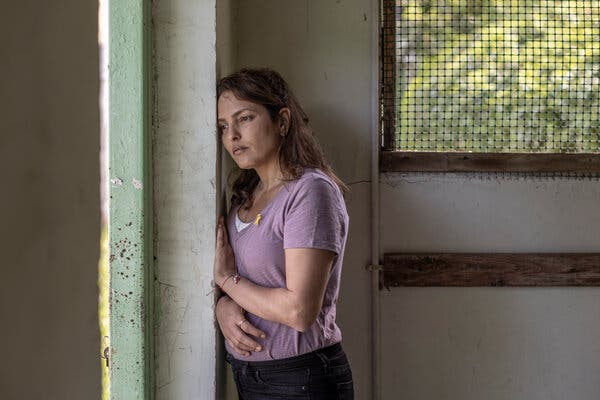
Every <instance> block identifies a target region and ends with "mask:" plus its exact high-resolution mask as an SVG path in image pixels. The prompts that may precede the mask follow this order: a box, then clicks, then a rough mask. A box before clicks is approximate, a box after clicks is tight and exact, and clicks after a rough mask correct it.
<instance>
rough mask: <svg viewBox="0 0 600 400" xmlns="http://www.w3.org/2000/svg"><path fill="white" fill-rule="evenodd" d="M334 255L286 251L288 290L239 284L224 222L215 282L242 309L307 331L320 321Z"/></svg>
mask: <svg viewBox="0 0 600 400" xmlns="http://www.w3.org/2000/svg"><path fill="white" fill-rule="evenodd" d="M334 257H335V253H334V252H333V251H329V250H321V249H313V248H290V249H285V272H286V287H285V288H266V287H263V286H259V285H256V284H254V283H252V282H251V281H249V280H247V279H243V278H242V279H240V280H239V282H238V283H237V284H236V283H235V282H234V281H233V279H231V278H229V277H230V276H231V275H232V274H235V267H234V262H233V251H232V249H231V246H230V245H229V242H228V240H227V232H226V229H225V224H224V223H223V220H220V221H219V225H218V230H217V249H216V255H215V271H214V277H215V282H216V283H217V284H218V285H219V286H221V289H222V290H223V291H224V292H225V293H227V295H228V296H229V297H230V298H231V299H233V300H234V301H235V302H236V303H237V304H239V305H240V306H241V307H242V308H243V309H245V310H247V311H249V312H251V313H252V314H255V315H257V316H259V317H261V318H263V319H266V320H269V321H274V322H279V323H282V324H285V325H287V326H289V327H291V328H294V329H295V330H297V331H300V332H303V331H305V330H306V329H307V328H308V327H309V326H310V325H312V323H313V322H314V321H315V319H316V318H317V316H318V314H319V311H320V310H321V306H322V304H323V296H324V294H325V288H326V286H327V281H328V279H329V272H330V270H331V266H332V264H333V260H334Z"/></svg>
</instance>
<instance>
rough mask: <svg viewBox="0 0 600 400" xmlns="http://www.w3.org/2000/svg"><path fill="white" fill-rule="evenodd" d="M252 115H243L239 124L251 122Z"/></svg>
mask: <svg viewBox="0 0 600 400" xmlns="http://www.w3.org/2000/svg"><path fill="white" fill-rule="evenodd" d="M252 118H253V117H252V115H244V116H242V117H240V121H241V122H246V121H252Z"/></svg>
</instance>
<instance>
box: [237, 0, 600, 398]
mask: <svg viewBox="0 0 600 400" xmlns="http://www.w3.org/2000/svg"><path fill="white" fill-rule="evenodd" d="M370 4H371V1H370V0H335V1H334V0H327V1H314V0H312V1H311V0H306V1H292V0H286V1H281V0H261V1H258V0H241V1H234V2H233V8H234V15H236V18H235V20H234V24H235V29H234V35H235V38H236V40H235V46H234V47H235V50H234V55H233V56H232V59H233V60H234V63H235V66H236V68H239V67H242V66H270V67H273V68H275V69H277V70H278V71H280V72H281V73H282V74H283V75H284V76H285V77H286V78H287V79H288V81H289V82H290V84H291V86H292V88H293V89H295V91H296V93H297V95H298V97H299V98H300V100H301V102H302V103H303V104H304V105H305V107H306V111H307V112H308V114H309V116H310V117H311V120H312V122H313V126H314V127H315V130H316V131H317V135H318V138H319V140H320V141H321V143H323V145H324V147H325V150H326V152H327V154H328V155H329V157H330V159H331V160H332V161H333V164H334V167H335V168H336V169H337V171H338V172H339V173H340V175H341V177H342V178H343V179H345V180H346V181H347V182H350V183H351V184H352V183H354V184H352V185H351V186H352V193H351V194H350V196H349V197H348V199H347V200H348V210H349V213H350V221H351V222H350V237H349V243H348V246H347V253H346V258H345V260H346V262H345V265H344V273H343V276H342V290H341V294H340V302H339V305H338V310H339V318H338V319H339V322H340V325H341V327H342V331H343V334H344V346H345V348H346V351H347V352H348V354H349V356H350V359H351V362H352V365H353V370H354V374H355V385H356V394H357V397H356V398H357V399H361V400H362V399H369V397H370V390H371V388H370V386H369V374H370V369H369V342H368V338H369V335H368V333H369V295H368V293H369V283H368V282H369V280H368V274H367V273H366V272H364V266H365V265H367V264H368V263H369V261H370V260H369V255H370V247H369V240H368V238H369V232H370V229H369V224H370V222H369V218H370V204H369V202H370V195H369V190H370V185H369V183H368V180H369V176H370V171H369V168H370V158H369V157H370V155H369V147H370V137H369V135H370V134H371V132H370V130H369V126H370V121H371V119H372V118H376V116H374V115H371V113H370V107H371V103H370V95H371V87H370V85H369V82H370V80H371V76H370V71H371V70H370V68H371V60H370V55H371V47H370V46H371V45H370V35H371V29H372V23H373V22H374V20H373V18H374V17H375V16H376V13H375V11H374V10H371V8H370ZM365 19H366V20H365ZM381 181H382V184H381V186H380V195H381V207H382V209H381V214H380V227H381V229H380V234H381V241H382V243H381V247H382V250H383V251H396V252H401V251H432V252H434V251H481V252H485V251H523V252H525V251H528V252H529V251H600V208H599V207H598V202H599V201H600V184H599V182H598V181H591V180H577V179H574V178H535V179H524V178H519V177H514V176H513V177H511V176H496V175H494V174H492V175H489V174H488V175H486V174H475V175H466V174H462V175H461V174H446V175H444V174H433V175H432V174H429V175H427V174H402V175H400V174H395V175H391V176H382V179H381ZM381 301H382V312H381V315H382V326H381V330H382V350H383V352H382V357H383V358H382V363H383V364H382V376H381V380H382V392H383V399H384V400H395V399H407V400H413V399H414V400H430V399H450V400H454V399H456V400H459V399H460V400H463V399H468V400H470V399H472V400H476V399H477V400H479V399H492V400H496V399H498V400H500V399H502V400H509V399H510V400H517V399H527V400H532V399H535V400H546V399H565V398H569V399H577V400H588V399H589V400H591V399H596V398H598V396H599V395H600V383H598V382H600V381H599V380H598V379H596V378H597V375H598V373H599V372H600V361H598V360H600V342H599V341H598V337H600V311H599V310H600V307H599V306H600V289H597V288H578V289H574V288H521V289H519V288H402V289H399V288H397V289H393V290H392V291H391V292H387V291H384V292H382V293H381Z"/></svg>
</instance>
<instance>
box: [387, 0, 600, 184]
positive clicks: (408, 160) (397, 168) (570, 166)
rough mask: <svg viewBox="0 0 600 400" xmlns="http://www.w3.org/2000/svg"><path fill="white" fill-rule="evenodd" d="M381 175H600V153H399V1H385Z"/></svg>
mask: <svg viewBox="0 0 600 400" xmlns="http://www.w3.org/2000/svg"><path fill="white" fill-rule="evenodd" d="M382 8H383V13H382V15H381V18H382V20H381V34H380V37H381V61H382V68H381V79H382V82H381V102H380V104H381V119H382V121H381V122H382V129H381V135H382V140H381V149H380V166H379V167H380V171H381V172H532V173H535V172H557V173H562V172H568V173H572V172H575V173H599V172H600V153H521V152H519V153H472V152H424V151H402V150H396V149H395V146H394V136H395V122H396V69H397V63H396V19H397V13H398V12H399V11H398V8H397V7H396V0H382Z"/></svg>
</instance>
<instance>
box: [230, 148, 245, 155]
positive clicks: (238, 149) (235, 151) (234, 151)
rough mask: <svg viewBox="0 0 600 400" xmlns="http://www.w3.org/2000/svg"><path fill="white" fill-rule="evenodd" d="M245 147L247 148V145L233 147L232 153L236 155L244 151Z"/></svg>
mask: <svg viewBox="0 0 600 400" xmlns="http://www.w3.org/2000/svg"><path fill="white" fill-rule="evenodd" d="M246 149H247V147H236V148H235V149H233V154H234V155H238V154H240V153H241V152H243V151H245V150H246Z"/></svg>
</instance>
